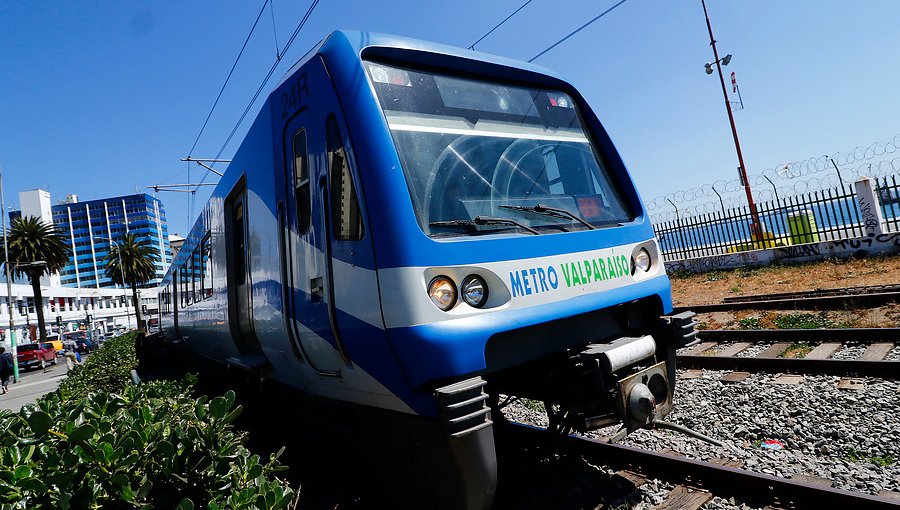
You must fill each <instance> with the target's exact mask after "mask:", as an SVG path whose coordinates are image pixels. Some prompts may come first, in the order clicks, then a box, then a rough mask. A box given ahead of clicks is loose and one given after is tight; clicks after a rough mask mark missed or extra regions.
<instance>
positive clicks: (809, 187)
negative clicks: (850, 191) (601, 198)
mask: <svg viewBox="0 0 900 510" xmlns="http://www.w3.org/2000/svg"><path fill="white" fill-rule="evenodd" d="M894 154H897V156H896V157H892V156H893V155H894ZM832 161H833V163H832ZM835 165H836V166H837V167H838V171H839V172H840V177H841V178H840V179H839V178H838V171H835ZM895 174H900V134H898V135H894V136H893V137H892V138H890V139H888V140H887V141H879V142H874V143H872V144H869V145H867V146H857V147H854V148H853V149H851V150H849V151H847V152H835V153H833V154H831V155H828V154H826V155H823V156H814V157H810V158H807V159H804V160H800V161H794V162H790V163H784V164H782V165H778V166H776V167H772V168H767V169H765V170H763V171H762V172H760V173H756V174H752V175H749V176H748V177H747V178H748V180H749V181H750V186H751V187H752V188H753V194H754V199H755V200H760V201H766V200H774V199H776V198H786V197H789V196H793V195H802V194H804V193H813V192H817V191H822V190H826V189H829V188H837V187H842V186H846V185H848V184H852V183H853V181H855V180H856V179H859V178H860V177H872V178H881V177H887V176H889V175H895ZM743 190H744V186H743V185H742V184H741V181H740V179H737V178H735V179H731V180H726V179H719V180H717V181H715V182H713V183H710V184H704V185H702V186H698V187H694V188H686V189H682V190H678V191H674V192H671V193H667V194H665V195H661V196H658V197H655V198H652V199H650V200H647V201H646V202H645V206H646V208H647V211H648V212H650V213H651V215H650V217H651V220H652V221H653V222H656V221H667V220H669V219H677V218H679V217H680V218H684V217H689V216H695V215H698V214H706V213H712V212H717V211H718V212H723V209H726V210H727V209H734V208H737V207H741V206H744V205H746V198H745V197H744V193H743ZM654 211H655V212H654Z"/></svg>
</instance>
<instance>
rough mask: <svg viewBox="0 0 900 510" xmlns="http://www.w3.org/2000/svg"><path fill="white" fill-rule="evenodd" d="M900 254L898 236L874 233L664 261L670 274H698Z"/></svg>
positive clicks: (899, 237) (899, 239)
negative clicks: (784, 262)
mask: <svg viewBox="0 0 900 510" xmlns="http://www.w3.org/2000/svg"><path fill="white" fill-rule="evenodd" d="M860 252H862V253H864V254H866V255H888V254H900V233H897V232H895V233H890V234H877V235H874V234H873V235H870V236H869V237H857V238H855V239H842V240H840V241H825V242H821V243H809V244H798V245H794V246H782V247H778V248H770V249H767V250H757V251H752V252H743V253H729V254H727V255H715V256H712V257H703V258H696V259H685V260H674V261H671V262H666V269H668V270H670V271H690V272H695V273H700V272H703V271H712V270H715V269H733V268H736V267H741V266H757V265H769V264H773V263H776V262H781V261H786V260H789V261H792V262H809V261H814V260H821V259H825V258H828V257H835V258H848V257H851V256H854V255H859V254H860Z"/></svg>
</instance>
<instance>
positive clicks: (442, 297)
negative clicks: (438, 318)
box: [428, 276, 456, 312]
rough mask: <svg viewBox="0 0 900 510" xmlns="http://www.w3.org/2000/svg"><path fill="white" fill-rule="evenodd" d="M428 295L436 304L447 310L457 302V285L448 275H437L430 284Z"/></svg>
mask: <svg viewBox="0 0 900 510" xmlns="http://www.w3.org/2000/svg"><path fill="white" fill-rule="evenodd" d="M428 297H430V298H431V301H432V302H433V303H434V306H436V307H438V308H440V309H441V310H443V311H445V312H446V311H447V310H449V309H451V308H453V305H455V304H456V285H455V284H454V283H453V280H451V279H450V278H448V277H446V276H436V277H434V279H432V280H431V283H429V284H428Z"/></svg>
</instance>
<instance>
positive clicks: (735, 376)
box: [719, 372, 750, 383]
mask: <svg viewBox="0 0 900 510" xmlns="http://www.w3.org/2000/svg"><path fill="white" fill-rule="evenodd" d="M748 377H750V372H730V373H727V374H725V375H723V376H722V377H720V378H719V380H720V381H722V382H732V383H736V382H741V381H743V380H744V379H746V378H748Z"/></svg>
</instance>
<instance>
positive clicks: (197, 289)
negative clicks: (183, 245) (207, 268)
mask: <svg viewBox="0 0 900 510" xmlns="http://www.w3.org/2000/svg"><path fill="white" fill-rule="evenodd" d="M191 258H192V259H193V267H194V271H193V274H191V286H192V287H193V289H194V302H195V303H196V302H198V301H202V300H203V289H202V287H201V286H202V282H201V281H200V278H201V275H202V274H203V273H202V270H203V268H202V267H201V259H200V247H199V246H198V247H196V248H194V251H193V253H191Z"/></svg>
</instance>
